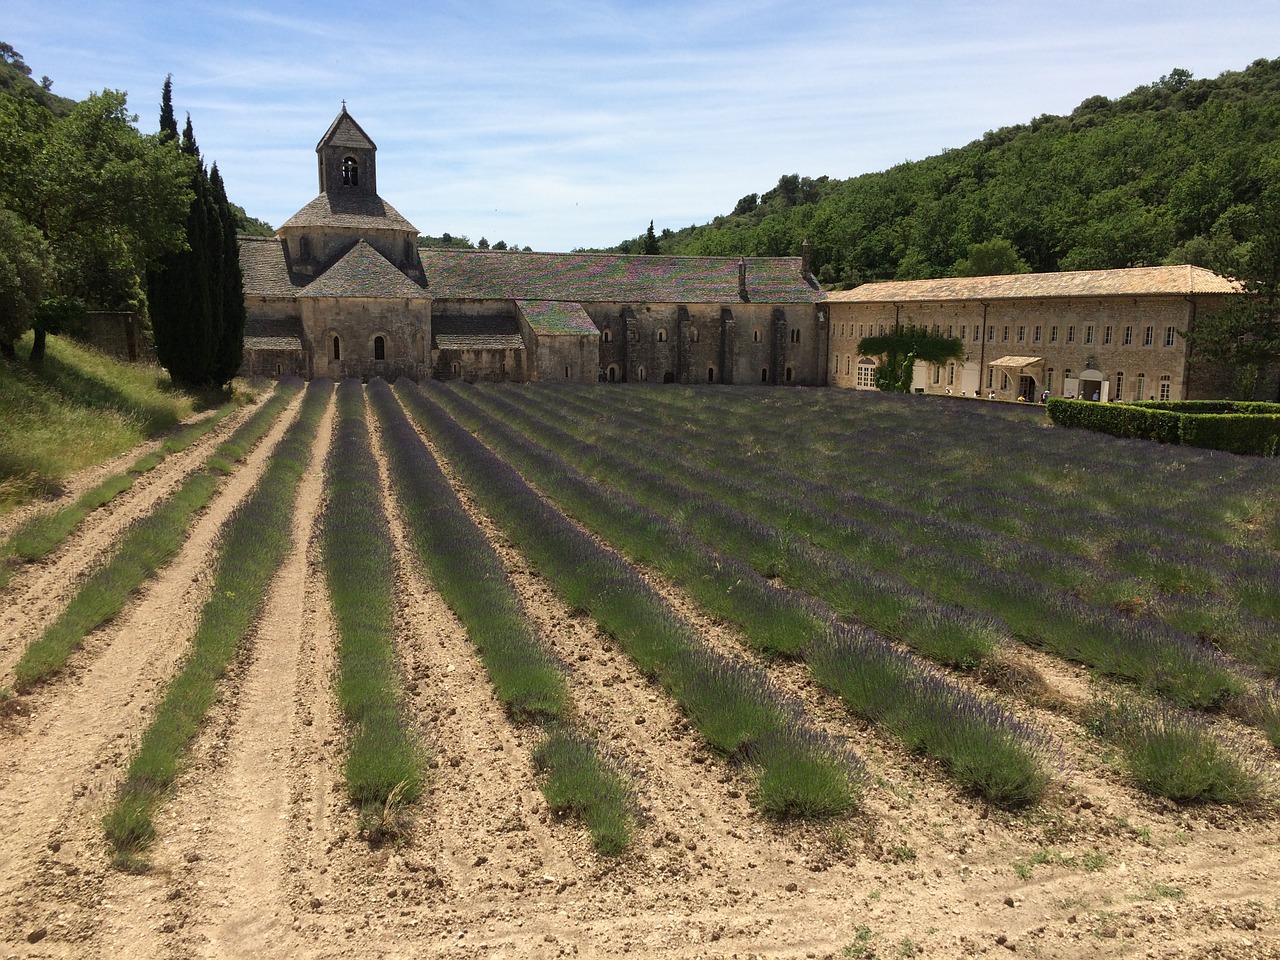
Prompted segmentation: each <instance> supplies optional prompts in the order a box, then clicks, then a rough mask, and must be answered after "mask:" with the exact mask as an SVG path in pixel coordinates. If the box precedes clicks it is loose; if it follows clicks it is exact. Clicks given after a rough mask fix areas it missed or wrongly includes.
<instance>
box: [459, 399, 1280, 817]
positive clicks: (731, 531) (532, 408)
mask: <svg viewBox="0 0 1280 960" xmlns="http://www.w3.org/2000/svg"><path fill="white" fill-rule="evenodd" d="M506 393H507V392H506V391H473V392H471V393H470V394H469V396H474V397H475V398H476V399H485V400H488V401H489V402H490V403H492V404H493V405H494V407H495V408H497V409H500V410H501V415H502V416H504V418H507V419H510V420H512V422H513V423H517V424H519V425H520V427H521V429H522V431H523V432H524V433H525V434H526V435H528V436H531V437H536V438H538V439H539V440H540V441H541V440H544V438H546V437H548V436H550V437H552V438H553V439H550V440H545V442H547V443H548V445H549V446H554V447H556V448H557V449H562V450H563V449H573V448H574V444H575V442H576V443H577V444H578V453H579V459H580V461H581V462H583V463H586V464H589V465H590V466H591V467H592V468H593V469H595V470H596V471H598V472H601V471H603V472H608V471H607V470H605V466H606V464H611V465H612V467H613V468H614V469H615V470H616V471H617V472H616V473H615V475H614V477H615V482H616V483H617V484H618V485H617V490H618V491H625V492H626V493H627V494H630V493H632V492H634V491H636V490H641V491H644V492H646V493H648V494H650V495H656V500H655V501H653V502H655V503H663V502H665V503H666V504H667V506H668V508H669V511H668V512H670V513H674V515H675V516H676V517H677V518H678V519H680V520H682V521H683V520H684V519H685V518H687V517H688V516H689V515H691V514H700V515H705V516H708V517H712V518H715V517H717V516H721V517H722V521H721V523H720V524H719V526H718V528H716V524H715V521H714V520H713V521H712V527H713V528H714V529H712V531H711V532H712V536H713V539H714V541H715V542H716V543H717V545H719V546H721V547H723V546H724V542H725V541H726V540H728V541H732V540H734V539H736V538H740V537H741V535H742V533H744V532H749V531H751V530H752V529H753V528H758V527H760V526H761V525H760V524H759V523H758V522H757V521H755V520H754V518H752V517H751V516H750V515H749V514H745V513H743V514H739V515H737V516H736V517H735V516H732V515H730V516H728V517H727V520H728V522H727V523H725V522H723V514H724V511H725V508H724V507H723V506H721V505H719V504H712V505H710V506H709V507H708V505H706V504H704V503H702V502H701V499H702V498H701V497H700V496H699V495H698V494H696V493H690V492H688V489H687V488H685V487H683V486H682V485H680V484H678V483H672V482H669V481H666V480H664V478H663V477H661V476H657V475H655V474H654V473H653V472H652V471H648V470H647V469H646V468H645V467H644V466H642V465H641V464H639V463H630V462H624V463H623V465H621V466H619V464H618V463H617V462H615V461H616V458H615V457H614V456H613V455H611V454H608V453H606V452H605V450H604V449H603V448H604V447H609V448H610V449H611V450H613V449H619V450H622V449H624V450H625V451H626V453H627V456H629V457H631V458H634V459H637V460H643V462H644V463H646V464H655V463H662V462H664V461H670V460H671V459H672V455H671V454H670V453H668V452H666V451H665V450H664V449H663V448H662V444H659V443H647V442H645V440H644V439H643V438H642V437H641V438H638V437H636V435H635V433H630V434H628V435H627V436H626V438H625V439H624V440H620V439H619V438H618V436H617V435H615V433H614V431H613V430H611V429H610V425H609V424H607V423H605V425H604V426H603V427H601V421H602V420H603V419H604V418H602V417H599V416H596V417H593V418H590V419H589V422H588V423H587V424H586V425H585V426H583V427H582V436H583V437H590V438H592V440H595V441H598V442H595V443H593V442H591V441H589V440H576V441H575V439H574V438H571V437H569V435H568V434H567V433H566V432H565V431H563V430H559V429H558V427H557V424H559V425H566V426H573V425H574V424H575V416H574V409H575V408H576V407H578V406H581V407H582V408H583V409H584V410H586V407H587V402H588V400H587V398H583V397H582V396H581V395H580V394H570V393H566V392H565V391H563V390H553V391H542V390H540V389H532V390H529V391H526V393H525V395H522V396H520V398H519V400H520V402H519V403H518V404H516V403H512V402H511V398H510V397H509V396H507V395H506ZM495 395H496V396H495ZM542 397H550V398H551V399H550V401H549V402H547V403H542V402H540V400H541V398H542ZM552 404H554V410H552V409H551V406H552ZM590 412H591V411H589V410H587V413H590ZM539 414H541V416H542V419H539ZM649 419H650V420H654V419H659V420H660V418H654V417H653V416H652V411H650V416H649ZM631 422H634V421H631ZM793 427H794V424H793ZM672 446H677V447H678V442H673V443H672ZM700 459H701V458H699V457H696V456H691V455H688V454H686V456H685V457H684V458H683V461H684V463H685V465H686V469H689V468H688V467H687V462H688V461H689V460H700ZM737 469H738V471H739V474H738V475H740V473H741V472H742V471H744V470H748V469H749V468H748V467H744V466H742V465H741V464H739V465H738V468H737ZM711 479H712V482H710V483H708V484H707V488H708V489H711V490H719V489H723V488H725V487H726V486H731V485H732V484H733V483H734V476H722V477H719V478H714V477H713V478H711ZM780 486H784V487H785V486H786V485H785V484H780ZM613 495H614V496H616V495H617V493H616V492H615V493H614V494H613ZM704 509H705V514H704ZM791 509H795V507H794V506H791ZM792 516H793V517H794V514H792ZM702 526H704V527H706V526H707V522H706V521H705V520H704V521H703V522H702ZM781 526H782V524H780V525H779V528H766V531H765V533H764V537H763V539H762V540H761V542H762V543H764V544H765V545H766V549H767V544H768V543H770V542H774V543H778V544H781V545H783V546H784V547H786V548H789V552H784V554H783V555H782V557H781V559H779V558H777V557H770V558H769V560H768V562H767V564H766V569H767V572H769V573H771V574H782V575H783V576H784V577H785V576H787V574H792V575H794V580H795V582H797V584H798V585H800V586H804V585H805V582H806V578H807V577H808V578H812V580H811V582H814V583H817V584H818V585H819V586H820V587H821V586H823V585H824V584H825V583H827V582H828V578H825V577H824V576H823V575H822V573H821V571H820V570H815V568H814V567H813V566H812V565H809V566H808V568H807V569H804V570H798V569H797V567H798V566H803V565H798V564H796V562H795V561H796V558H797V556H799V555H804V554H810V553H812V551H813V548H812V547H811V546H810V545H808V544H806V543H804V542H803V541H795V540H791V539H789V537H790V536H792V535H794V533H795V531H794V530H783V529H781ZM735 531H736V532H735ZM759 552H760V551H759V550H758V549H757V550H756V559H757V561H758V560H759ZM748 555H750V552H749V553H748ZM966 572H967V573H968V574H969V575H970V576H973V577H975V578H981V577H983V576H985V575H986V571H985V570H984V569H983V568H981V567H971V568H970V569H969V570H967V571H966ZM801 574H803V575H801ZM841 574H842V577H858V576H859V571H858V570H857V569H856V568H850V567H849V566H848V565H847V563H845V564H844V565H843V568H842V569H841ZM876 576H877V578H880V577H881V576H882V575H881V574H879V573H877V574H876ZM838 579H840V578H836V580H837V581H838ZM890 582H891V581H890ZM838 592H839V588H838V587H837V591H836V593H837V595H838ZM883 592H884V591H882V595H883ZM944 609H946V608H945V607H944ZM952 609H956V610H958V613H959V614H960V615H961V616H963V614H964V611H963V610H962V609H959V608H952ZM942 623H943V622H940V625H942ZM945 629H946V628H945V626H944V627H943V630H944V632H945ZM1137 639H1138V642H1136V643H1134V644H1133V649H1132V650H1130V651H1128V654H1129V656H1133V657H1141V656H1142V655H1143V653H1144V650H1143V647H1142V642H1141V641H1142V638H1141V637H1139V638H1137ZM1174 649H1175V650H1178V649H1180V648H1178V647H1175V648H1174ZM1181 649H1190V650H1191V653H1192V656H1195V655H1197V654H1199V653H1201V651H1200V650H1199V649H1198V648H1197V647H1196V646H1194V645H1190V646H1184V647H1182V648H1181ZM1135 651H1136V652H1135ZM1145 652H1146V653H1147V654H1148V655H1150V656H1151V657H1152V659H1153V660H1160V658H1161V657H1162V656H1166V655H1167V653H1168V650H1167V649H1159V648H1157V649H1156V650H1154V651H1151V650H1148V651H1145ZM811 660H812V657H811ZM1162 662H1164V661H1162ZM1193 665H1194V661H1193ZM1147 669H1150V667H1149V666H1148V667H1147ZM1134 672H1137V670H1135V671H1134ZM1187 673H1188V675H1190V676H1193V677H1194V675H1195V674H1194V671H1193V670H1189V671H1187ZM1240 703H1241V705H1242V706H1243V707H1244V708H1243V709H1242V711H1241V712H1242V713H1244V714H1245V715H1246V716H1247V717H1248V718H1250V719H1252V720H1254V721H1255V722H1257V723H1258V724H1259V725H1260V726H1262V727H1263V729H1264V730H1265V731H1266V732H1267V734H1268V735H1269V736H1271V737H1272V738H1273V740H1274V739H1276V737H1277V734H1280V731H1277V730H1276V727H1275V723H1274V720H1275V717H1276V716H1277V710H1276V704H1275V698H1274V697H1273V696H1268V695H1266V694H1265V693H1264V694H1263V695H1262V696H1257V695H1254V696H1250V697H1248V698H1246V699H1245V700H1244V701H1241V702H1240ZM1109 729H1118V728H1114V727H1113V728H1109ZM1181 729H1183V730H1184V731H1193V732H1194V737H1192V735H1191V733H1188V734H1187V736H1186V737H1184V738H1182V740H1180V741H1178V742H1179V743H1186V742H1188V740H1189V739H1194V740H1195V742H1196V745H1197V746H1196V749H1195V750H1190V748H1188V751H1189V752H1188V753H1187V754H1186V755H1185V756H1179V755H1178V754H1177V753H1176V752H1173V751H1170V750H1162V751H1158V752H1157V756H1158V757H1159V758H1160V759H1162V760H1163V761H1164V762H1165V763H1166V764H1167V766H1168V772H1169V773H1170V774H1175V773H1176V772H1177V770H1178V769H1179V767H1180V766H1182V767H1185V766H1186V765H1187V764H1188V761H1189V759H1190V758H1191V757H1193V756H1194V755H1195V753H1196V751H1199V752H1200V753H1204V752H1212V753H1214V754H1215V755H1216V756H1219V757H1221V758H1223V759H1222V763H1223V764H1226V765H1229V764H1230V763H1231V762H1235V761H1233V760H1232V757H1234V754H1233V753H1232V751H1231V750H1230V749H1229V748H1227V747H1226V746H1225V745H1222V744H1220V743H1219V741H1218V740H1217V738H1216V737H1215V735H1214V734H1213V732H1212V730H1211V729H1210V728H1209V727H1208V726H1207V724H1205V723H1204V722H1203V721H1202V720H1198V719H1190V718H1188V719H1186V720H1185V721H1184V722H1183V725H1182V728H1181ZM1125 731H1126V739H1125V741H1124V743H1125V744H1126V745H1129V746H1131V747H1133V746H1134V745H1141V744H1143V743H1144V742H1145V739H1144V738H1147V737H1150V738H1152V739H1154V740H1158V741H1162V740H1163V739H1164V738H1163V734H1162V733H1161V732H1160V730H1159V729H1157V728H1156V727H1155V726H1151V725H1146V726H1144V725H1143V724H1142V723H1133V724H1129V725H1128V726H1126V727H1125ZM1125 754H1126V756H1128V757H1130V758H1134V757H1138V756H1141V755H1142V750H1141V749H1140V747H1134V749H1128V750H1126V751H1125ZM1148 766H1150V764H1149V765H1148ZM1241 769H1242V770H1243V769H1244V768H1243V767H1241ZM1136 779H1138V780H1139V782H1140V783H1141V784H1142V785H1143V786H1144V788H1145V789H1149V790H1152V791H1153V792H1156V793H1158V794H1160V795H1172V796H1176V797H1178V798H1179V799H1186V797H1185V796H1184V795H1183V792H1182V791H1183V788H1182V787H1180V786H1178V785H1177V784H1176V783H1175V780H1176V777H1173V776H1171V777H1169V778H1161V777H1158V776H1140V777H1136ZM1240 779H1242V780H1245V781H1247V780H1249V779H1250V775H1249V774H1248V773H1247V772H1243V773H1241V775H1240ZM1213 795H1214V790H1213V789H1210V788H1206V797H1212V796H1213Z"/></svg>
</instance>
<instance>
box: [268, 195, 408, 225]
mask: <svg viewBox="0 0 1280 960" xmlns="http://www.w3.org/2000/svg"><path fill="white" fill-rule="evenodd" d="M289 227H343V228H345V229H350V230H407V231H409V232H410V233H413V234H415V235H416V234H417V232H418V228H417V227H415V226H414V225H413V224H412V223H410V222H409V221H408V220H406V219H405V218H404V217H402V216H400V214H399V212H398V211H397V210H396V209H395V207H393V206H391V204H389V203H387V201H385V200H383V199H382V198H381V197H379V196H377V195H376V194H374V195H372V196H371V195H369V194H365V193H354V192H349V191H346V190H335V191H330V192H329V193H322V194H320V196H318V197H316V198H315V199H314V200H312V201H311V202H310V203H308V204H307V205H306V206H305V207H303V208H302V209H301V210H299V211H298V212H297V213H295V214H294V215H293V216H292V217H290V218H289V219H288V220H286V221H285V222H284V223H283V224H282V225H281V227H280V229H281V230H286V229H288V228H289Z"/></svg>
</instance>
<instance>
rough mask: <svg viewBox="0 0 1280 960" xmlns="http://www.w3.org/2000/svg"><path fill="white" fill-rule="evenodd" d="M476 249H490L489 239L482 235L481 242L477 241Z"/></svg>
mask: <svg viewBox="0 0 1280 960" xmlns="http://www.w3.org/2000/svg"><path fill="white" fill-rule="evenodd" d="M476 249H477V250H488V249H489V241H488V240H486V239H485V238H484V237H481V238H480V240H479V242H477V243H476Z"/></svg>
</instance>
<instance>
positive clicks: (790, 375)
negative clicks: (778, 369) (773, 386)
mask: <svg viewBox="0 0 1280 960" xmlns="http://www.w3.org/2000/svg"><path fill="white" fill-rule="evenodd" d="M791 377H792V372H791V368H790V367H787V383H790V382H791Z"/></svg>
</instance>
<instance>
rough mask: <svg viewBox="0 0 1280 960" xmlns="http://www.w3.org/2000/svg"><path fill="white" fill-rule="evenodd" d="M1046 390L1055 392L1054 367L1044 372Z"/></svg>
mask: <svg viewBox="0 0 1280 960" xmlns="http://www.w3.org/2000/svg"><path fill="white" fill-rule="evenodd" d="M1044 388H1045V389H1046V390H1048V391H1050V392H1052V391H1053V367H1050V368H1049V369H1048V370H1046V371H1045V372H1044Z"/></svg>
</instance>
